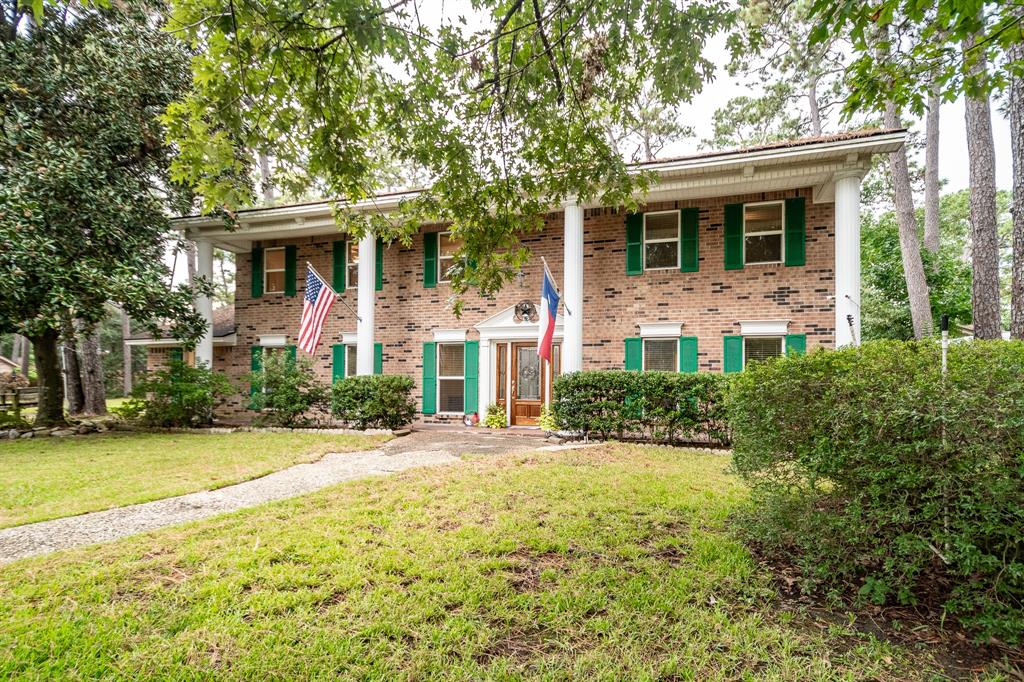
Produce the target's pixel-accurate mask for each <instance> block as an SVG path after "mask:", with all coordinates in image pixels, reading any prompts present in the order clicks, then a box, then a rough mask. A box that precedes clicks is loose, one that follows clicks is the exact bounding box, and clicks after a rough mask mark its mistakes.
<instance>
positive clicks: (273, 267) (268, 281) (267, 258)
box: [263, 246, 285, 294]
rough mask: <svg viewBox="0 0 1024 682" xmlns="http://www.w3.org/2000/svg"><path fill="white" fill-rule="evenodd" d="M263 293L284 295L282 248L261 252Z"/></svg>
mask: <svg viewBox="0 0 1024 682" xmlns="http://www.w3.org/2000/svg"><path fill="white" fill-rule="evenodd" d="M263 254H264V255H263V258H264V265H263V291H264V292H265V293H268V294H283V293H284V261H285V258H284V247H283V246H282V247H279V248H276V249H267V250H266V251H264V252H263Z"/></svg>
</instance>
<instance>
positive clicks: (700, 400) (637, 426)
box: [553, 370, 728, 443]
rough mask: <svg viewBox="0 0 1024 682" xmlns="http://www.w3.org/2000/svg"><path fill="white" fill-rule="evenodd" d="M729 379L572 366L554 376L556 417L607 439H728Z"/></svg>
mask: <svg viewBox="0 0 1024 682" xmlns="http://www.w3.org/2000/svg"><path fill="white" fill-rule="evenodd" d="M726 385H727V379H726V378H725V377H723V376H721V375H718V374H680V373H676V372H633V371H621V370H602V371H590V372H573V373H572V374H565V375H562V376H560V377H558V378H557V379H556V380H555V385H554V392H553V398H554V401H553V405H554V419H555V422H556V424H557V427H558V429H560V430H563V431H570V432H574V433H578V434H581V435H590V434H595V435H598V436H600V437H601V438H605V439H607V438H612V437H614V438H619V439H622V438H624V437H626V436H630V437H634V438H639V439H643V440H648V441H654V442H668V443H678V442H684V441H690V442H693V441H705V440H707V441H711V442H713V443H725V442H727V441H728V431H727V429H726V426H725V413H724V401H723V394H724V391H725V387H726Z"/></svg>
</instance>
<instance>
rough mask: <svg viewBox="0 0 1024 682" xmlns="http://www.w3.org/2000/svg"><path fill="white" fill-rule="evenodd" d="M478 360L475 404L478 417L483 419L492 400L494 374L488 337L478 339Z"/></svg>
mask: <svg viewBox="0 0 1024 682" xmlns="http://www.w3.org/2000/svg"><path fill="white" fill-rule="evenodd" d="M479 362H480V364H479V365H478V368H479V370H478V375H479V378H478V382H477V383H478V391H477V398H478V402H477V405H479V409H478V411H479V412H480V419H483V418H484V416H485V415H486V414H487V406H488V405H490V404H491V403H492V402H494V399H493V398H492V397H491V378H492V377H493V376H494V366H493V365H492V364H491V340H490V339H483V338H482V339H480V360H479Z"/></svg>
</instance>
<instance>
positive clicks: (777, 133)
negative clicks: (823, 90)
mask: <svg viewBox="0 0 1024 682" xmlns="http://www.w3.org/2000/svg"><path fill="white" fill-rule="evenodd" d="M796 97H797V95H796V94H795V93H794V92H793V85H792V83H788V82H781V83H772V84H771V85H769V86H768V87H767V88H766V92H765V94H763V95H760V96H758V97H751V96H748V95H740V96H739V97H733V98H732V99H730V100H728V101H727V102H726V103H725V105H724V106H722V107H721V108H719V109H716V110H715V113H714V114H713V115H712V119H711V120H712V124H713V127H712V133H711V137H710V138H708V139H705V140H703V141H702V143H703V144H704V146H706V147H710V148H711V149H728V148H731V147H747V146H752V145H759V144H765V143H767V142H775V141H777V140H789V139H793V138H796V137H801V136H803V135H806V134H807V122H806V121H804V120H803V118H802V117H801V115H800V113H799V112H794V111H793V107H792V105H791V101H792V100H793V99H796Z"/></svg>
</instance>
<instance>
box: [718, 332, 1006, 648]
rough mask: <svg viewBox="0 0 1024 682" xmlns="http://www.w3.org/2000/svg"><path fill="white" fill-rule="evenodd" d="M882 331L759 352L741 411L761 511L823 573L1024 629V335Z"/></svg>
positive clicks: (818, 581) (842, 582)
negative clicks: (884, 337)
mask: <svg viewBox="0 0 1024 682" xmlns="http://www.w3.org/2000/svg"><path fill="white" fill-rule="evenodd" d="M939 352H940V351H939V346H938V345H937V344H936V343H933V342H897V341H880V342H874V343H868V344H865V345H863V346H862V347H860V348H850V349H843V350H839V351H824V352H815V353H811V354H809V355H806V356H794V357H787V358H780V359H777V360H774V361H771V362H766V363H763V364H757V365H754V366H751V367H750V368H749V369H747V370H746V371H745V372H743V373H742V374H741V375H738V376H737V378H736V379H735V383H734V385H733V386H732V389H731V391H730V394H729V399H728V414H729V419H730V424H731V427H732V433H733V443H734V452H735V454H734V462H735V466H736V469H737V470H738V471H739V473H740V474H742V475H743V477H744V478H745V479H746V480H747V481H748V482H749V483H750V484H751V485H752V486H753V490H754V500H755V502H756V508H755V510H754V512H753V513H752V514H751V518H749V519H748V520H747V521H748V528H749V529H750V531H751V532H752V533H753V536H754V537H755V538H756V539H757V540H758V541H760V542H761V543H762V544H763V546H764V547H765V548H767V549H768V550H769V551H774V552H778V553H779V554H784V555H786V556H787V557H793V558H795V560H796V561H797V562H798V563H799V565H800V566H801V567H802V569H803V571H804V575H805V577H806V579H807V580H808V583H809V585H818V586H825V587H828V588H830V589H832V590H843V589H851V588H852V589H855V590H856V591H857V593H858V597H859V599H860V600H871V601H874V602H876V603H883V602H887V601H896V602H899V603H903V604H913V603H915V602H918V601H921V600H923V599H924V598H926V597H929V598H931V599H932V600H934V599H935V598H936V597H937V598H938V600H939V601H941V602H942V604H943V606H944V607H945V608H946V609H947V611H948V612H950V613H952V614H953V615H954V616H956V617H958V618H959V619H960V621H961V622H962V623H963V624H964V625H966V626H968V627H973V628H976V629H977V630H978V631H979V632H980V633H981V634H982V635H983V636H986V637H987V636H994V637H998V638H1001V639H1004V640H1007V641H1019V640H1020V639H1021V636H1022V635H1024V511H1022V510H1024V343H1020V342H1002V341H992V342H971V343H963V344H956V345H954V346H953V347H952V348H951V349H950V356H949V373H948V376H947V377H946V378H945V380H943V377H942V375H941V371H940V356H939Z"/></svg>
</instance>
